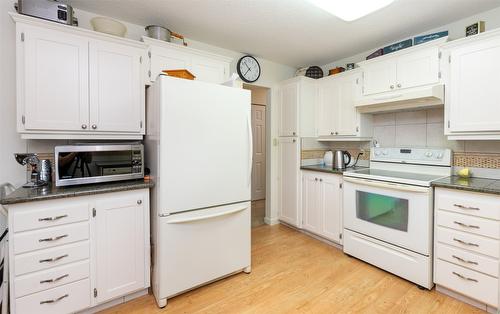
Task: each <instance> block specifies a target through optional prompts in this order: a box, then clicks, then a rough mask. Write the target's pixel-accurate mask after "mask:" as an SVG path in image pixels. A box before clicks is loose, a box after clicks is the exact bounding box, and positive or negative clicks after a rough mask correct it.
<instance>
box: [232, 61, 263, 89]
mask: <svg viewBox="0 0 500 314" xmlns="http://www.w3.org/2000/svg"><path fill="white" fill-rule="evenodd" d="M236 68H237V71H238V75H239V76H240V77H241V79H242V80H243V81H245V82H247V83H253V82H255V81H257V80H258V79H259V77H260V65H259V62H257V60H256V59H255V58H254V57H252V56H244V57H242V58H241V59H240V60H239V61H238V64H237V66H236Z"/></svg>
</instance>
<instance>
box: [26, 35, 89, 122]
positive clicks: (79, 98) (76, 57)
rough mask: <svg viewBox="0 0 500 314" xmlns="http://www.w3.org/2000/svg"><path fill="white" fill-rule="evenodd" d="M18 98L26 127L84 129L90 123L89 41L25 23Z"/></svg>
mask: <svg viewBox="0 0 500 314" xmlns="http://www.w3.org/2000/svg"><path fill="white" fill-rule="evenodd" d="M19 36H22V37H19V39H20V40H21V41H23V45H24V47H25V49H24V58H23V56H21V55H19V56H18V59H17V62H18V69H19V70H21V69H22V71H20V72H18V74H19V75H18V98H19V102H20V103H24V104H25V106H24V112H22V117H21V119H20V120H21V121H20V122H21V123H23V122H24V125H22V127H23V128H25V129H26V130H32V131H36V130H50V131H64V130H71V131H80V130H82V126H87V125H88V123H89V115H88V101H89V99H88V97H89V78H88V41H87V40H86V39H85V38H81V37H79V36H73V35H70V34H67V33H64V32H58V31H50V32H47V31H46V30H44V29H40V28H38V27H29V26H26V27H24V30H23V32H22V33H20V34H19Z"/></svg>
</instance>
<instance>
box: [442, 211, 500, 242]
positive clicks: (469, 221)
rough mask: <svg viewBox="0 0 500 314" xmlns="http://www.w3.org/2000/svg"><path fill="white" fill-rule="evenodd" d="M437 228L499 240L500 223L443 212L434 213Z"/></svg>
mask: <svg viewBox="0 0 500 314" xmlns="http://www.w3.org/2000/svg"><path fill="white" fill-rule="evenodd" d="M436 216H437V217H436V218H437V219H436V222H437V224H438V225H439V226H443V227H448V228H452V229H456V230H460V231H465V232H470V233H474V234H478V235H482V236H486V237H490V238H495V239H500V222H498V221H496V220H490V219H484V218H479V217H474V216H469V215H462V214H458V213H450V212H446V211H443V210H438V211H437V212H436Z"/></svg>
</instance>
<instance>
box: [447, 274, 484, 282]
mask: <svg viewBox="0 0 500 314" xmlns="http://www.w3.org/2000/svg"><path fill="white" fill-rule="evenodd" d="M452 273H453V275H455V276H457V277H460V278H462V279H464V280H468V281H474V282H478V281H477V279H474V278H469V277H465V276H464V275H461V274H459V273H456V272H452Z"/></svg>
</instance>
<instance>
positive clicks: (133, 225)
mask: <svg viewBox="0 0 500 314" xmlns="http://www.w3.org/2000/svg"><path fill="white" fill-rule="evenodd" d="M148 204H149V201H148V194H146V193H144V192H127V193H119V194H108V195H107V196H105V197H100V198H99V199H98V200H97V201H96V217H95V229H96V232H95V239H94V243H95V245H96V253H95V254H96V270H97V272H96V289H97V302H98V303H101V302H104V301H107V300H110V299H113V298H115V297H118V296H123V295H126V294H127V293H130V292H134V291H137V290H139V289H142V288H145V287H147V284H146V283H147V282H148V281H147V280H146V278H148V277H149V274H148V273H149V271H148V267H149V266H148V265H146V264H148V263H147V261H148V260H149V259H148V256H149V250H148V248H147V247H146V242H147V240H149V239H148V237H146V234H149V230H148V229H149V228H148V226H149V215H148V214H147V212H148V211H149V208H148V207H149V206H148Z"/></svg>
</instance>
